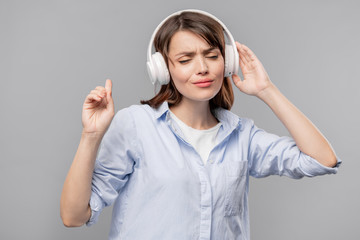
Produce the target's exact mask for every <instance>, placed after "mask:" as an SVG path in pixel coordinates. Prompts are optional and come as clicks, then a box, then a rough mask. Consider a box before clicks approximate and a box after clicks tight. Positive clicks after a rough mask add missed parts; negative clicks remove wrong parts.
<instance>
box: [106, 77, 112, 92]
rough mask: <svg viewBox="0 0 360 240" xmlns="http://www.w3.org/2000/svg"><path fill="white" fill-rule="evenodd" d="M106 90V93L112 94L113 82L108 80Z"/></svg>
mask: <svg viewBox="0 0 360 240" xmlns="http://www.w3.org/2000/svg"><path fill="white" fill-rule="evenodd" d="M105 89H106V92H109V93H110V94H111V90H112V82H111V80H110V79H106V83H105Z"/></svg>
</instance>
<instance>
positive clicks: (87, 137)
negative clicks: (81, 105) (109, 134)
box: [81, 129, 105, 142]
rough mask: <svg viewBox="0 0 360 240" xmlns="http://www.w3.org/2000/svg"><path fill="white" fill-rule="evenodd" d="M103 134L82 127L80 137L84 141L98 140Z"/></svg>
mask: <svg viewBox="0 0 360 240" xmlns="http://www.w3.org/2000/svg"><path fill="white" fill-rule="evenodd" d="M104 135H105V133H104V132H87V131H86V130H84V129H83V130H82V132H81V139H82V140H83V141H85V142H88V141H91V142H100V141H101V140H102V138H103V137H104Z"/></svg>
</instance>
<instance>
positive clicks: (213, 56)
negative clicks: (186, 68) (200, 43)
mask: <svg viewBox="0 0 360 240" xmlns="http://www.w3.org/2000/svg"><path fill="white" fill-rule="evenodd" d="M218 57H219V56H218V55H212V56H208V57H207V58H211V59H217V58H218Z"/></svg>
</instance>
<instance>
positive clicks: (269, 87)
mask: <svg viewBox="0 0 360 240" xmlns="http://www.w3.org/2000/svg"><path fill="white" fill-rule="evenodd" d="M224 29H226V27H225V26H224V25H223V24H222V23H221V22H219V20H218V19H216V18H215V17H213V16H212V15H209V14H207V13H205V12H201V11H197V10H191V11H181V12H178V13H176V14H173V15H171V16H170V17H168V18H167V19H166V20H164V22H163V23H162V24H160V26H159V27H158V30H156V31H155V33H156V35H155V37H154V43H153V45H154V46H155V49H156V51H157V52H159V53H160V54H161V58H163V59H164V63H165V64H163V65H165V66H163V68H164V69H162V70H165V72H164V73H159V72H160V71H159V70H156V69H155V70H154V69H153V67H152V66H150V67H149V69H150V70H149V71H150V74H153V75H152V76H151V78H152V79H153V80H154V78H157V77H159V76H155V77H154V75H161V74H163V75H166V74H167V72H166V71H167V70H168V72H169V73H168V78H169V79H168V81H169V82H168V83H167V81H163V82H162V84H163V86H162V87H161V89H160V91H159V93H158V94H157V95H156V96H155V97H154V98H152V99H150V100H148V101H142V104H143V105H134V106H130V107H128V108H125V109H122V110H120V111H119V112H118V113H117V114H116V115H115V117H114V104H113V99H112V97H111V88H112V82H111V80H107V81H106V84H105V87H101V86H98V87H96V88H95V89H94V90H92V91H91V92H90V94H89V95H88V96H87V97H86V99H85V102H84V106H83V113H82V123H83V133H82V137H81V141H80V144H79V148H78V150H77V153H76V155H75V158H74V160H73V163H72V165H71V168H70V170H69V173H68V176H67V178H66V181H65V184H64V189H63V192H62V196H61V217H62V220H63V222H64V224H65V225H66V226H81V225H83V224H85V223H87V224H88V225H91V224H93V223H94V222H96V220H97V218H98V216H99V213H100V211H101V210H102V209H103V207H105V206H108V205H110V204H112V203H114V208H113V219H112V223H111V230H110V235H109V238H110V239H249V238H250V237H249V236H250V233H249V213H248V186H249V185H248V182H249V176H253V177H265V176H268V175H272V174H276V175H285V176H288V177H292V178H301V177H303V176H309V177H312V176H316V175H322V174H329V173H336V172H337V167H338V165H339V163H340V160H337V157H336V155H335V153H334V151H333V150H332V148H331V146H330V145H329V143H328V141H327V140H326V139H325V138H324V137H323V135H322V134H321V133H320V132H319V130H318V129H317V128H316V127H315V126H314V125H313V124H312V123H311V122H310V121H309V120H308V119H307V118H306V117H305V116H304V115H303V114H302V113H301V112H300V111H299V110H298V109H297V108H296V107H295V106H294V105H292V104H291V103H290V102H289V100H288V99H286V98H285V97H284V96H283V95H282V94H281V92H280V91H279V90H278V89H277V88H276V87H275V86H274V84H273V83H272V82H271V81H270V79H269V77H268V74H267V73H266V71H265V69H264V68H263V66H262V64H261V62H260V61H259V60H258V58H257V57H256V56H255V54H254V53H253V52H252V51H251V50H250V49H249V48H248V47H247V46H245V45H243V44H240V43H238V42H236V47H235V46H234V49H235V52H237V53H238V54H239V58H238V59H239V60H238V62H237V63H236V64H238V65H239V66H240V68H241V71H242V73H243V79H242V80H241V79H240V77H239V76H238V75H236V74H233V75H232V80H233V82H234V84H235V86H236V87H237V88H238V89H239V90H240V91H241V92H243V93H246V94H249V95H253V96H256V97H258V98H259V99H261V100H262V101H264V102H265V103H266V104H267V105H268V106H269V107H270V108H271V109H272V111H273V112H274V113H275V115H276V116H277V117H278V118H279V119H280V121H281V122H282V123H283V124H284V125H285V127H286V128H287V129H288V131H289V132H290V134H291V136H292V138H290V137H278V136H276V135H273V134H269V133H267V132H265V131H264V130H262V129H259V128H257V127H256V126H255V125H254V123H253V121H252V120H250V119H246V118H239V117H238V116H236V115H235V114H233V113H231V112H230V111H229V110H230V108H231V106H232V104H233V101H234V96H233V92H232V85H231V80H230V78H228V77H224V76H225V75H224V74H227V73H228V72H227V69H228V65H229V64H231V63H229V62H228V60H224V59H226V57H228V56H226V54H229V55H231V54H230V53H229V51H228V50H226V49H227V47H228V46H225V38H224ZM230 38H232V37H231V36H230ZM150 45H152V42H150ZM237 53H236V54H237ZM235 56H236V55H235ZM235 59H236V58H235ZM160 65H161V63H160ZM235 69H236V68H235ZM151 71H155V72H152V73H151ZM235 73H236V72H235ZM160 77H161V76H160ZM163 78H166V76H165V77H163ZM113 117H114V118H113ZM98 149H99V153H98V155H97V152H98Z"/></svg>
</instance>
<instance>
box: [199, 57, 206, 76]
mask: <svg viewBox="0 0 360 240" xmlns="http://www.w3.org/2000/svg"><path fill="white" fill-rule="evenodd" d="M197 62H198V63H197V68H198V70H197V74H199V75H204V74H207V73H208V72H209V69H208V65H207V63H206V60H205V59H204V57H199V59H198V61H197Z"/></svg>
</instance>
